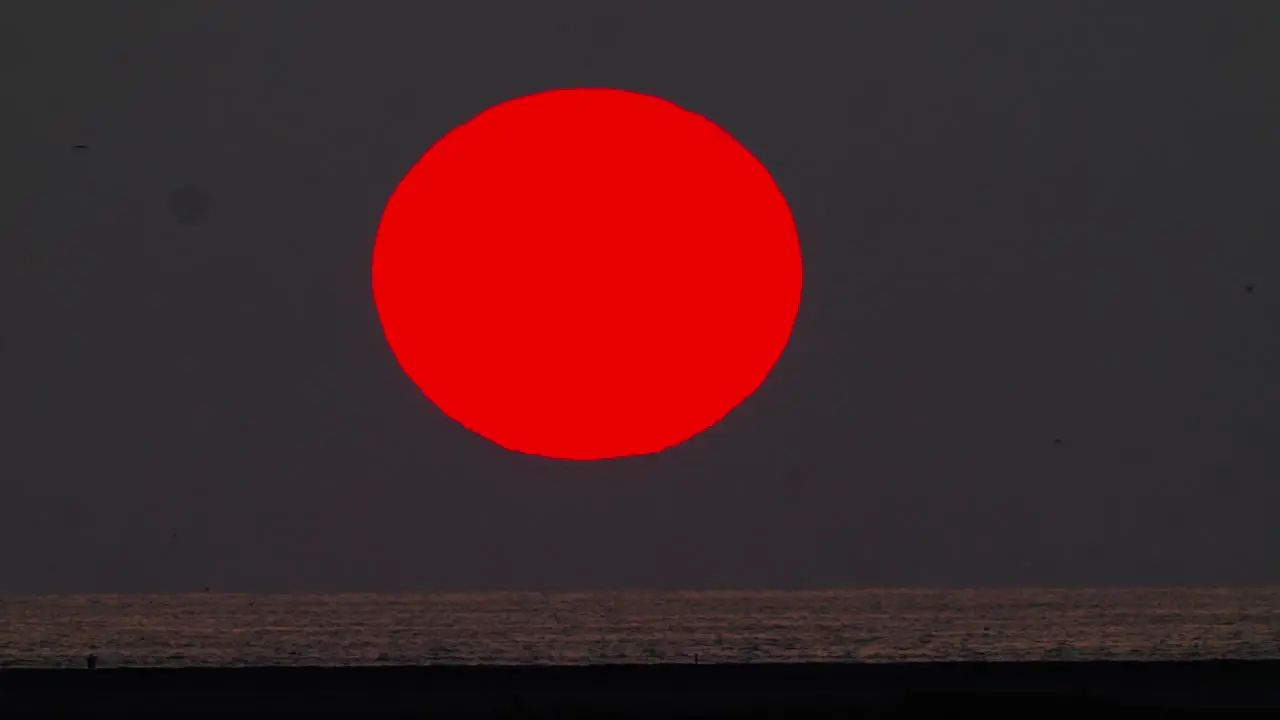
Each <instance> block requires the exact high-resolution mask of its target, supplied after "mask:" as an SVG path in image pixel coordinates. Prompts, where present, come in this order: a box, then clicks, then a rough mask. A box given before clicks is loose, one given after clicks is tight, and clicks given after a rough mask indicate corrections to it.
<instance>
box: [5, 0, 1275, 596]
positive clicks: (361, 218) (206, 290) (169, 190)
mask: <svg viewBox="0 0 1280 720" xmlns="http://www.w3.org/2000/svg"><path fill="white" fill-rule="evenodd" d="M593 8H594V9H593ZM6 17H7V18H8V20H7V21H6V22H5V23H4V24H3V26H0V87H3V88H4V98H5V108H6V111H5V113H4V118H3V120H0V123H3V125H4V127H5V131H4V132H3V133H0V178H2V180H3V188H2V192H0V238H2V239H3V243H2V245H0V293H3V305H2V306H0V320H2V321H3V324H4V325H3V327H4V333H3V336H2V337H0V370H2V373H0V423H2V427H3V433H2V434H0V461H2V463H3V465H2V466H0V591H6V592H68V591H114V592H132V591H179V590H191V589H200V588H203V587H205V586H209V587H211V588H212V589H214V590H297V591H303V590H353V591H354V590H437V589H439V590H444V589H448V590H464V589H505V588H515V589H540V590H552V589H570V588H580V589H588V588H604V587H646V588H668V587H731V586H733V587H741V586H774V587H778V586H782V587H792V586H886V585H968V586H976V585H996V584H999V585H1102V584H1106V585H1135V584H1237V583H1250V584H1260V583H1268V582H1277V581H1280V522H1277V514H1276V508H1277V507H1280V483H1278V480H1280V476H1278V475H1277V470H1280V467H1277V463H1276V460H1277V455H1278V454H1280V442H1277V441H1278V440H1280V422H1278V421H1277V419H1276V416H1275V410H1276V406H1277V401H1278V400H1280V322H1278V319H1280V316H1278V313H1277V309H1278V307H1280V302H1278V300H1277V298H1278V297H1280V279H1278V278H1277V265H1278V262H1277V261H1278V259H1280V249H1278V247H1277V246H1278V244H1280V203H1278V202H1277V189H1278V188H1280V183H1278V177H1277V172H1278V171H1277V168H1280V130H1278V128H1280V82H1277V81H1276V72H1277V68H1280V4H1277V3H1274V2H1266V1H1260V2H1255V3H1171V2H1145V3H1126V2H1070V3H1068V2H1035V3H1032V2H1004V3H994V2H964V3H958V2H943V1H938V2H927V3H926V2H906V1H902V0H899V1H895V2H884V3H854V2H845V3H838V2H809V3H802V2H786V1H785V0H781V1H778V2H769V3H760V2H757V3H748V2H706V1H699V2H685V1H680V2H653V1H647V2H643V3H640V2H634V3H623V2H611V3H607V4H606V3H582V4H566V3H545V2H505V3H493V2H478V1H477V0H465V1H463V2H454V3H434V2H433V3H427V2H416V1H410V0H404V1H401V2H389V1H378V2H346V1H344V2H336V1H335V2H321V1H312V2H301V1H298V2H288V3H286V2H279V1H276V2H271V1H268V0H258V1H257V2H226V1H225V0H223V1H216V2H214V1H204V0H201V1H198V2H197V1H194V0H187V1H184V2H152V3H138V2H122V1H119V0H117V1H115V2H87V1H86V2H79V3H66V2H55V1H53V0H26V1H24V2H15V3H14V4H13V6H11V7H7V8H6ZM572 86H609V87H617V88H623V89H628V90H634V91H639V92H644V93H650V94H654V95H658V96H661V97H663V98H666V99H668V100H671V101H673V102H676V103H678V104H680V105H683V106H684V107H686V108H688V109H690V110H693V111H695V112H698V113H701V114H703V115H705V116H706V117H708V118H710V119H712V120H714V121H715V122H717V123H719V124H720V125H721V126H722V127H724V128H725V129H726V130H728V131H729V132H731V133H733V134H734V135H735V136H736V137H737V138H738V139H739V140H740V141H741V142H742V143H743V144H744V145H745V146H746V147H747V148H749V149H750V150H751V151H752V152H754V153H755V154H756V155H757V156H758V157H759V158H760V159H761V161H762V162H763V163H765V165H766V166H767V167H768V168H769V169H770V170H771V171H772V173H773V174H774V177H775V179H776V181H777V182H778V185H779V187H781V189H782V191H783V192H784V194H785V195H786V197H787V199H788V201H789V203H790V205H791V209H792V212H793V213H794V215H795V219H796V225H797V228H798V230H799V233H800V239H801V245H802V251H803V253H804V260H805V263H806V265H805V278H804V279H805V289H804V297H803V300H802V304H801V308H800V314H799V317H798V319H797V321H796V326H795V331H794V334H793V335H792V340H791V344H790V346H789V347H788V349H787V350H786V352H785V353H784V355H783V357H782V358H781V360H780V361H779V363H778V365H777V366H776V368H775V370H774V372H773V373H772V375H771V376H770V377H769V378H768V380H766V382H765V383H764V385H763V386H762V387H761V388H760V390H759V391H758V392H757V393H756V394H755V395H754V396H752V397H751V398H750V399H749V400H748V401H747V402H746V403H745V404H744V405H742V406H741V407H740V408H739V409H737V410H735V411H734V412H733V413H731V414H730V416H729V417H728V418H726V419H725V421H724V422H723V423H721V424H720V425H717V426H716V427H714V428H712V429H711V430H709V431H708V432H706V433H704V434H702V435H700V436H698V437H696V438H695V439H693V440H691V441H690V442H688V443H686V444H684V445H681V446H678V447H676V448H674V449H671V450H669V451H667V452H665V453H662V454H659V455H653V456H647V457H641V458H632V459H627V460H619V461H606V462H598V463H586V464H574V463H570V462H564V461H553V460H548V459H540V458H535V457H529V456H523V455H518V454H513V453H509V452H507V451H504V450H502V449H501V448H499V447H498V446H496V445H494V444H492V443H490V442H489V441H487V440H484V439H483V438H480V437H478V436H475V435H472V434H470V433H469V432H468V431H466V430H465V429H463V428H462V427H461V426H459V425H458V424H456V423H454V422H453V421H452V420H450V419H449V418H447V417H445V416H444V415H443V414H442V413H441V412H440V411H439V410H437V409H436V408H435V407H434V406H432V405H431V404H430V403H429V402H428V401H427V400H426V399H425V398H424V397H423V396H422V395H421V393H420V392H419V391H418V390H417V389H416V388H415V386H414V385H413V383H412V382H411V381H410V380H409V379H408V377H406V376H405V375H404V374H403V373H402V372H401V371H400V369H399V367H398V366H397V364H396V361H395V359H394V358H393V356H392V354H391V352H390V350H389V348H388V347H387V345H386V342H385V340H384V338H383V335H382V331H381V328H380V327H379V324H378V321H377V317H376V314H375V311H374V306H373V301H372V295H371V287H370V263H371V252H372V247H373V240H374V235H375V232H376V230H377V224H378V221H379V218H380V213H381V210H382V206H383V203H384V202H385V201H386V199H387V198H388V196H389V194H390V193H391V191H392V190H393V188H394V187H395V185H396V183H397V182H398V181H399V180H400V178H401V177H402V176H403V175H404V173H405V172H406V171H407V170H408V169H409V168H410V167H411V166H412V164H413V163H414V162H416V161H417V159H418V158H419V157H420V156H421V154H422V153H423V152H424V151H425V150H426V149H427V148H428V147H429V146H430V145H431V144H432V143H433V142H435V141H436V140H437V139H439V138H440V137H441V136H442V135H443V134H444V133H446V132H448V131H449V130H450V129H452V128H454V127H456V126H457V125H459V124H460V123H462V122H465V121H466V120H468V119H469V118H470V117H472V116H473V115H475V114H476V113H478V112H480V111H482V110H484V109H485V108H487V107H489V106H491V105H494V104H496V103H499V102H502V101H504V100H508V99H512V98H514V97H517V96H521V95H525V94H529V93H533V92H537V91H540V90H547V89H553V88H559V87H572ZM81 144H83V145H87V146H88V149H87V150H76V149H74V147H73V146H76V145H81ZM175 533H176V535H175Z"/></svg>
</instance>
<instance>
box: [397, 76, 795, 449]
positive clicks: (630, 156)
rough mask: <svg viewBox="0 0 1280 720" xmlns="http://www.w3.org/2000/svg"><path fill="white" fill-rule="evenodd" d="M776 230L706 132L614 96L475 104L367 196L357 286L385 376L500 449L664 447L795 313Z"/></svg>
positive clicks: (736, 392) (767, 365) (718, 398)
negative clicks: (388, 368)
mask: <svg viewBox="0 0 1280 720" xmlns="http://www.w3.org/2000/svg"><path fill="white" fill-rule="evenodd" d="M800 288H801V261H800V245H799V240H798V238H797V236H796V229H795V223H794V221H793V220H792V217H791V213H790V211H789V210H788V208H787V203H786V200H785V199H784V198H783V196H782V193H781V192H780V191H779V190H778V187H777V186H776V185H775V184H774V182H773V179H772V178H771V177H770V175H769V172H768V171H767V170H766V169H765V168H764V166H763V165H761V164H760V162H759V161H758V160H756V158H755V157H753V156H752V155H751V153H750V152H748V151H747V150H746V149H745V148H744V147H742V145H740V144H739V143H738V142H737V141H736V140H734V139H733V137H731V136H730V135H729V134H728V133H726V132H725V131H724V130H722V129H721V128H719V127H718V126H716V125H715V124H713V123H712V122H710V121H709V120H707V119H705V118H703V117H701V116H699V115H696V114H694V113H692V112H689V111H687V110H684V109H682V108H680V107H678V106H676V105H673V104H672V103H670V102H667V101H665V100H661V99H658V98H654V97H650V96H646V95H640V94H636V93H631V92H624V91H619V90H597V89H575V90H556V91H551V92H544V93H539V94H536V95H531V96H528V97H523V98H519V99H516V100H512V101H509V102H505V103H502V104H501V105H497V106H495V107H493V108H490V109H489V110H486V111H485V112H483V113H481V114H480V115H478V116H476V117H475V118H474V119H472V120H471V121H469V122H467V123H466V124H464V125H462V126H461V127H459V128H457V129H455V130H453V131H452V132H450V133H449V134H447V135H445V136H444V137H443V138H442V139H441V140H440V141H439V142H437V143H436V144H435V145H434V146H432V147H431V148H430V149H429V150H428V151H427V153H426V154H425V155H424V156H423V157H422V158H421V160H419V161H418V163H417V164H416V165H415V166H414V167H413V169H412V170H410V171H409V174H408V175H407V176H405V178H404V180H403V181H401V183H400V185H399V186H398V187H397V188H396V191H395V193H394V194H393V195H392V196H391V199H390V200H389V201H388V203H387V206H386V210H385V212H384V214H383V217H382V223H381V225H380V226H379V228H378V236H377V242H376V243H375V247H374V255H373V294H374V301H375V303H376V305H377V308H378V315H379V318H380V319H381V321H382V326H383V329H384V331H385V333H386V337H387V341H388V343H389V344H390V346H391V350H392V352H394V353H395V356H396V358H397V360H398V361H399V362H400V365H401V367H402V368H403V369H404V371H405V373H407V374H408V376H409V377H410V378H411V379H412V380H413V382H414V383H415V384H416V385H417V386H418V387H419V388H420V389H421V390H422V392H423V393H424V394H425V395H426V396H427V398H428V399H430V400H431V401H432V402H434V403H435V404H436V405H437V406H438V407H439V408H440V409H441V410H442V411H444V413H445V414H446V415H448V416H450V417H451V418H453V419H454V420H456V421H458V422H459V423H461V424H462V425H463V426H465V427H467V428H469V429H471V430H472V431H474V432H476V433H479V434H480V435H482V436H484V437H486V438H488V439H489V440H492V441H493V442H495V443H497V444H498V445H501V446H502V447H505V448H507V449H510V450H515V451H518V452H523V453H528V454H532V455H540V456H546V457H554V458H565V459H575V460H593V459H603V458H613V457H623V456H630V455H643V454H648V453H654V452H658V451H661V450H663V449H665V448H668V447H671V446H673V445H677V444H679V443H682V442H684V441H685V440H687V439H689V438H691V437H693V436H694V435H696V434H698V433H700V432H702V431H703V430H705V429H707V428H708V427H710V426H711V425H713V424H715V423H716V422H718V421H719V420H720V419H721V418H723V417H724V416H725V415H726V414H727V413H728V412H729V411H730V410H732V409H733V408H734V407H736V406H737V405H738V404H740V403H741V402H742V401H743V400H745V399H746V398H747V397H748V396H749V395H751V394H752V393H753V392H754V391H755V390H756V388H758V387H759V385H760V383H761V382H763V381H764V379H765V376H766V375H768V373H769V371H770V370H771V369H772V368H773V366H774V363H776V362H777V360H778V357H779V356H780V355H781V353H782V350H783V348H784V347H785V346H786V344H787V340H788V338H789V337H790V334H791V328H792V324H793V323H794V321H795V317H796V313H797V311H798V309H799V305H800Z"/></svg>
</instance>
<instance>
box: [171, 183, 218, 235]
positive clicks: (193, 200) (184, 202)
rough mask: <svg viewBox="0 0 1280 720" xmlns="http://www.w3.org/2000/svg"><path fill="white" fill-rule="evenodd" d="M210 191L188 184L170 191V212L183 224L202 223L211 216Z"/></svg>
mask: <svg viewBox="0 0 1280 720" xmlns="http://www.w3.org/2000/svg"><path fill="white" fill-rule="evenodd" d="M210 205H211V202H210V200H209V193H207V192H205V191H204V189H203V188H201V187H200V186H199V185H194V184H188V185H183V186H182V187H180V188H178V189H177V190H174V191H173V192H171V193H169V212H171V213H173V217H174V219H175V220H177V221H178V222H180V223H182V224H183V225H200V224H202V223H203V222H204V221H205V220H207V219H208V218H209V207H210Z"/></svg>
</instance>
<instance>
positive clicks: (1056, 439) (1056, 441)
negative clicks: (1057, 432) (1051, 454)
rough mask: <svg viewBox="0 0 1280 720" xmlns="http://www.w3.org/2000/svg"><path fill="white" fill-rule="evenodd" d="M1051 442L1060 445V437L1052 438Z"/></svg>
mask: <svg viewBox="0 0 1280 720" xmlns="http://www.w3.org/2000/svg"><path fill="white" fill-rule="evenodd" d="M1053 444H1054V445H1061V444H1062V438H1054V439H1053Z"/></svg>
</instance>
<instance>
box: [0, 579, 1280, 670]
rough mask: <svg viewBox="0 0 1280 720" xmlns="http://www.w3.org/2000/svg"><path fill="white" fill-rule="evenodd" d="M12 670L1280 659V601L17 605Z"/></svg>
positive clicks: (1031, 595)
mask: <svg viewBox="0 0 1280 720" xmlns="http://www.w3.org/2000/svg"><path fill="white" fill-rule="evenodd" d="M0 604H2V608H0V665H3V666H9V667H15V666H40V667H59V666H82V664H83V658H84V656H85V655H86V654H87V653H89V652H94V653H96V654H97V655H98V656H99V658H100V661H99V662H100V666H102V667H109V666H124V665H127V666H238V665H379V664H389V665H400V664H430V663H438V664H473V663H484V664H516V665H524V664H583V663H658V662H693V661H694V656H695V655H696V656H697V658H698V662H702V663H715V662H806V661H846V662H891V661H930V660H1094V659H1115V660H1121V659H1136V660H1158V659H1199V658H1206V659H1208V658H1280V590H1186V589H1179V590H972V591H963V590H936V591H931V590H844V591H818V592H807V591H805V592H792V591H776V592H775V591H770V592H675V593H630V592H620V593H582V594H548V595H543V594H537V593H534V594H519V593H486V594H450V595H232V594H197V595H151V596H125V595H93V596H64V597H10V598H0Z"/></svg>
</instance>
